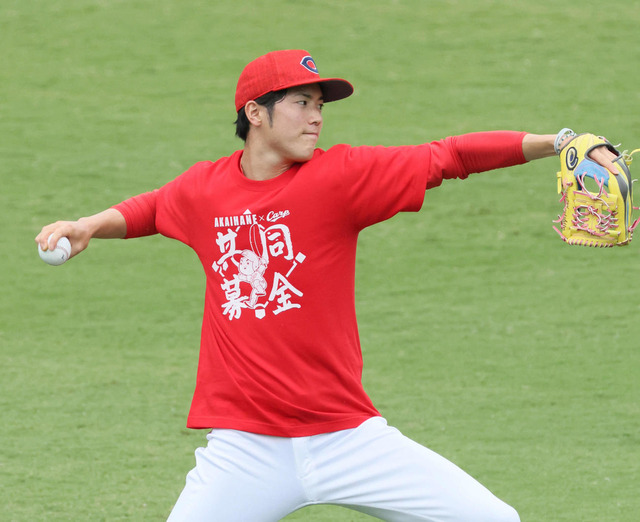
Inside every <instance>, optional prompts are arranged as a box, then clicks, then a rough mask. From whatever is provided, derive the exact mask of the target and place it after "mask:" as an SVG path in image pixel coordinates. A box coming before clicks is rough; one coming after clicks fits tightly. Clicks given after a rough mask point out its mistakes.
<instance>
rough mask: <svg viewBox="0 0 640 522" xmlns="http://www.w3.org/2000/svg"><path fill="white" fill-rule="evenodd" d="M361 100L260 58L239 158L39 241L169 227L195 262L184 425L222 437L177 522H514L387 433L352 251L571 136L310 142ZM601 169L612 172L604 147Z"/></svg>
mask: <svg viewBox="0 0 640 522" xmlns="http://www.w3.org/2000/svg"><path fill="white" fill-rule="evenodd" d="M352 92H353V87H352V85H351V84H350V83H349V82H347V81H346V80H343V79H339V78H324V77H321V76H320V75H319V72H318V69H317V67H316V64H315V62H314V60H313V59H312V58H311V56H310V55H309V53H308V52H306V51H303V50H286V51H275V52H271V53H268V54H266V55H264V56H261V57H259V58H257V59H256V60H254V61H252V62H251V63H249V64H248V65H247V66H246V67H245V69H244V70H243V71H242V73H241V75H240V78H239V80H238V84H237V89H236V93H235V107H236V111H237V114H238V119H237V121H236V134H237V135H238V136H239V137H240V138H241V139H242V140H243V141H244V147H243V148H242V149H241V150H238V151H236V152H234V153H232V154H231V155H230V156H228V157H224V158H220V159H218V160H217V161H203V162H200V163H196V164H195V165H194V166H192V167H191V168H189V169H188V170H187V171H186V172H185V173H183V174H182V175H180V176H178V177H177V178H176V179H175V180H173V181H171V182H170V183H168V184H167V185H165V186H163V187H161V188H159V189H157V190H153V191H151V192H148V193H144V194H141V195H139V196H135V197H133V198H131V199H128V200H126V201H124V202H122V203H120V204H118V205H116V206H114V207H113V208H110V209H107V210H105V211H104V212H101V213H99V214H96V215H93V216H90V217H86V218H81V219H79V220H77V221H73V222H69V221H60V222H57V223H53V224H51V225H47V226H45V227H44V228H43V229H42V231H41V232H40V234H39V235H38V236H37V238H36V241H37V242H38V243H39V245H40V246H41V248H43V249H47V248H54V247H55V245H56V242H57V240H58V239H59V238H60V237H63V236H66V237H68V238H69V239H70V241H71V245H72V256H74V255H77V254H78V253H80V252H82V251H83V250H84V249H85V248H86V247H87V246H88V244H89V241H90V240H91V239H92V238H125V237H126V238H135V237H141V236H146V235H150V234H157V233H159V234H162V235H164V236H167V237H170V238H174V239H177V240H179V241H181V242H183V243H185V244H186V245H188V246H190V247H191V248H192V249H194V250H195V252H196V253H197V254H198V257H199V259H200V261H201V262H202V266H203V267H204V270H205V273H206V297H205V310H204V317H203V323H202V336H201V347H200V358H199V364H198V374H197V382H196V388H195V392H194V396H193V402H192V405H191V409H190V412H189V416H188V422H187V425H188V427H190V428H208V429H210V430H211V431H210V432H209V434H208V436H207V439H208V444H207V445H206V447H203V448H199V449H198V450H197V451H196V455H195V456H196V463H195V467H194V469H193V470H192V471H191V472H190V473H189V474H188V475H187V479H186V485H185V487H184V490H183V491H182V493H181V495H180V497H179V499H178V501H177V502H176V504H175V506H174V508H173V511H172V512H171V515H170V517H169V520H170V521H172V522H181V521H189V522H195V521H225V522H228V521H238V522H260V521H265V522H266V521H276V520H279V519H281V518H283V517H285V516H286V515H288V514H289V513H292V512H293V511H296V510H297V509H300V508H302V507H304V506H308V505H312V504H323V503H324V504H335V505H341V506H345V507H348V508H352V509H355V510H358V511H361V512H363V513H367V514H369V515H372V516H375V517H378V518H380V519H383V520H390V521H418V520H429V521H442V522H444V521H447V522H452V521H467V522H469V521H474V522H484V521H486V522H489V521H491V522H501V521H504V522H513V521H518V520H519V517H518V514H517V512H516V511H515V509H513V508H512V507H510V506H509V505H507V504H506V503H504V502H503V501H501V500H499V499H498V498H496V497H495V496H494V495H493V494H492V493H490V492H489V491H488V490H487V489H486V488H485V487H483V486H482V485H481V484H479V483H478V482H477V481H476V480H474V479H473V478H471V477H470V476H469V475H468V474H466V473H465V472H464V471H462V470H461V469H459V468H458V467H456V466H455V465H454V464H452V463H451V462H449V461H448V460H446V459H445V458H443V457H441V456H440V455H438V454H436V453H434V452H433V451H431V450H429V449H427V448H426V447H424V446H421V445H420V444H417V443H416V442H414V441H412V440H410V439H408V438H407V437H405V436H403V435H402V434H401V433H400V432H399V431H398V430H397V429H395V428H393V427H390V426H388V425H387V422H386V421H385V419H384V418H382V417H381V416H380V413H379V412H378V411H377V410H376V408H375V407H374V405H373V404H372V403H371V400H370V399H369V397H368V396H367V394H366V393H365V391H364V390H363V387H362V383H361V376H362V367H363V362H362V354H361V349H360V343H359V338H358V329H357V325H356V314H355V307H354V279H355V277H354V271H355V255H356V243H357V239H358V234H359V232H360V231H361V230H363V229H364V228H365V227H368V226H370V225H373V224H375V223H378V222H380V221H384V220H386V219H389V218H390V217H392V216H393V215H395V214H396V213H398V212H407V211H414V212H415V211H418V210H419V209H420V207H421V206H422V203H423V200H424V191H425V190H426V189H430V188H433V187H436V186H438V185H440V184H441V183H442V181H443V180H444V179H449V178H466V177H467V176H468V175H469V174H470V173H473V172H482V171H487V170H492V169H496V168H500V167H508V166H513V165H517V164H521V163H524V162H526V161H529V160H533V159H537V158H543V157H546V156H552V155H553V154H554V153H555V152H556V149H558V150H559V149H560V148H561V147H562V145H563V143H564V141H565V140H566V139H567V135H566V132H565V133H564V134H562V133H561V134H559V135H558V136H556V135H534V134H528V133H524V132H514V131H494V132H480V133H472V134H465V135H461V136H455V137H449V138H446V139H444V140H441V141H436V142H433V143H428V144H424V145H420V146H407V147H392V148H386V147H351V146H348V145H337V146H334V147H331V148H329V149H328V150H326V151H325V150H321V149H319V148H316V143H317V141H318V137H319V135H320V132H321V130H322V123H323V117H322V107H323V104H324V103H327V102H332V101H336V100H340V99H343V98H346V97H348V96H349V95H351V94H352ZM592 157H593V159H594V160H595V161H597V162H599V163H600V164H601V165H603V166H605V167H607V168H613V166H612V164H611V160H612V159H613V157H614V155H613V154H612V153H610V152H609V151H607V149H606V148H604V147H603V148H597V149H595V150H594V151H593V153H592ZM51 234H52V237H51V238H50V239H49V240H47V238H48V237H49V235H51Z"/></svg>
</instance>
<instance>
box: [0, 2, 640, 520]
mask: <svg viewBox="0 0 640 522" xmlns="http://www.w3.org/2000/svg"><path fill="white" fill-rule="evenodd" d="M638 27H640V5H638V4H637V3H633V2H621V1H612V2H608V3H606V5H605V4H603V3H602V2H598V1H595V0H582V1H581V2H564V3H562V2H557V1H552V0H537V1H535V2H534V1H525V0H431V1H427V0H423V1H419V0H380V1H377V0H324V1H319V0H309V1H307V2H294V1H292V0H271V1H268V2H267V1H264V2H263V1H257V0H256V1H253V2H245V1H235V2H231V1H204V0H200V1H198V0H183V1H180V2H178V1H172V0H131V1H125V0H29V1H24V0H3V2H2V6H0V52H1V54H2V67H1V68H0V174H1V176H2V190H1V191H0V213H1V214H0V216H1V218H2V245H3V248H2V251H1V254H0V274H1V276H0V277H2V298H1V300H0V303H1V308H0V345H1V351H0V353H1V357H2V363H1V364H0V368H1V370H0V372H1V374H0V402H1V407H0V506H1V508H2V515H0V518H2V519H3V520H8V521H30V522H31V521H47V522H49V521H63V520H73V521H76V520H77V521H84V520H94V521H99V520H104V521H112V520H114V521H117V520H134V521H138V520H158V521H159V520H164V519H166V517H167V515H168V513H169V512H170V510H171V506H172V505H173V502H174V501H175V500H176V498H177V496H178V494H179V492H180V491H181V489H182V486H183V484H184V478H185V476H186V473H187V472H188V471H189V469H191V467H192V466H193V464H194V458H193V451H194V449H195V448H196V447H198V446H200V445H202V444H203V443H204V435H205V433H204V432H201V431H191V430H187V429H186V428H185V427H184V426H185V422H186V415H187V411H188V407H189V404H190V400H191V393H192V391H193V387H194V384H195V371H196V363H197V349H198V335H199V325H200V319H201V310H202V296H203V291H204V290H203V283H204V277H203V274H202V270H201V268H200V266H199V264H198V261H197V258H196V257H195V255H193V254H192V253H191V252H190V251H189V250H188V249H187V248H185V247H183V246H182V245H180V244H178V243H176V242H174V241H171V240H167V239H164V238H160V237H153V238H147V239H141V240H135V241H95V242H94V243H93V244H92V246H91V247H90V249H89V250H87V251H86V252H85V253H83V254H82V255H81V256H80V257H78V258H76V259H74V260H72V261H71V262H69V263H68V264H66V265H64V266H61V267H57V268H53V267H49V266H46V265H45V264H44V263H42V262H41V261H40V260H39V259H38V256H37V253H36V248H35V244H34V243H33V237H34V236H35V235H36V234H37V232H38V231H39V230H40V228H41V226H42V225H44V224H46V223H49V222H51V221H55V220H58V219H75V218H77V217H80V216H83V215H88V214H92V213H95V212H97V211H100V210H102V209H104V208H106V207H108V206H110V205H112V204H115V203H118V202H120V201H121V200H123V199H125V198H127V197H129V196H132V195H135V194H137V193H140V192H143V191H146V190H150V189H153V188H156V187H158V186H160V185H162V184H163V183H165V182H167V181H169V180H170V179H172V178H173V177H175V176H176V175H178V174H179V173H181V172H182V171H184V170H186V168H188V167H189V166H190V165H191V164H193V163H195V162H196V161H200V160H204V159H216V158H218V157H220V156H222V155H226V154H228V153H230V152H231V151H232V150H235V149H236V148H238V147H240V145H241V142H239V140H237V139H236V138H234V136H233V132H234V129H233V125H232V122H233V121H234V119H235V114H234V107H233V93H234V89H235V84H236V81H237V76H238V74H239V72H240V70H241V69H242V67H243V65H244V64H245V63H246V62H248V61H249V60H251V59H252V58H254V57H256V56H258V55H260V54H263V53H264V52H266V51H269V50H273V49H279V48H291V47H295V48H305V49H307V50H309V51H311V53H312V54H313V56H314V58H315V59H316V61H317V63H318V66H319V68H320V71H321V73H322V74H323V75H337V76H343V77H346V78H348V79H350V80H351V81H352V82H353V83H354V84H355V86H356V94H355V95H354V96H353V97H352V98H350V99H349V100H346V101H344V102H340V103H336V104H329V105H328V106H327V107H326V110H325V126H324V131H323V132H324V134H323V137H322V139H321V143H320V145H321V146H322V147H323V148H327V147H329V146H331V145H333V144H335V143H340V142H347V143H352V144H355V145H357V144H384V145H397V144H412V143H419V142H423V141H430V140H433V139H438V138H441V137H444V136H447V135H450V134H458V133H463V132H469V131H476V130H490V129H503V128H504V129H517V130H527V131H531V132H539V133H555V132H557V130H559V129H560V128H562V127H565V126H569V127H572V128H574V129H576V130H579V131H591V132H596V133H601V134H604V135H606V136H607V137H609V139H611V141H613V142H614V143H617V142H622V147H623V148H629V149H631V148H637V147H640V125H639V123H638V107H639V106H640V91H639V90H638V83H639V81H638V80H639V79H640V70H638V67H637V66H638V62H639V59H640V51H639V49H640V45H639V44H640V41H639V40H640V37H639V36H638V34H639V33H638ZM638 161H640V160H638ZM557 168H558V163H557V160H555V159H547V160H542V161H539V162H535V163H533V164H528V165H524V166H520V167H516V168H512V169H505V170H502V171H498V172H495V173H490V174H480V175H476V176H474V177H472V178H470V179H469V180H467V181H464V182H461V181H452V182H448V183H446V184H445V185H443V186H442V187H440V188H438V189H435V190H432V191H429V192H428V193H427V195H426V200H425V205H424V208H423V210H422V211H421V212H420V213H419V214H417V215H402V216H398V217H396V218H394V219H393V220H391V221H389V222H386V223H384V224H381V225H378V226H376V227H373V228H371V229H369V230H367V231H366V232H365V233H363V234H362V237H361V244H360V251H359V257H358V274H357V277H358V280H357V307H358V314H359V318H360V329H361V337H362V342H363V350H364V357H365V373H364V381H365V386H366V388H367V390H368V391H369V393H370V395H371V396H372V398H373V400H374V403H376V404H377V406H378V407H379V409H380V410H381V412H382V413H383V415H385V416H386V417H387V419H388V420H389V422H390V423H391V424H393V425H395V426H397V427H398V428H400V429H401V430H402V431H403V432H404V433H406V434H407V435H409V436H411V437H413V438H414V439H416V440H417V441H419V442H421V443H423V444H425V445H427V446H429V447H431V448H432V449H434V450H436V451H438V452H440V453H442V454H443V455H445V456H446V457H448V458H450V459H451V460H453V461H454V462H456V463H457V464H459V465H460V466H461V467H463V468H464V469H465V470H467V471H468V472H470V473H471V474H472V475H474V476H475V477H476V478H478V479H479V480H480V481H481V482H483V483H484V484H486V485H487V486H488V487H489V488H490V489H491V490H492V491H494V492H495V493H496V494H497V495H498V496H500V497H501V498H503V499H504V500H506V501H507V502H509V503H510V504H512V505H513V506H514V507H516V508H517V509H518V511H519V512H520V514H521V517H522V520H523V522H537V521H549V522H562V521H567V522H568V521H571V522H576V521H598V522H614V521H615V522H635V521H636V520H637V519H638V513H639V512H640V495H639V494H638V484H639V483H640V406H639V404H640V389H639V382H640V350H638V344H639V339H640V321H638V315H639V313H640V294H639V291H638V290H639V286H640V271H639V269H640V261H639V259H640V253H639V252H640V250H639V249H640V244H638V243H632V244H631V245H630V246H628V247H626V248H618V249H612V250H593V249H586V248H580V247H569V246H566V245H564V244H563V243H562V242H561V241H560V239H559V238H558V237H557V236H556V234H555V232H553V230H552V228H551V222H552V220H553V219H554V218H555V217H556V215H557V214H558V212H559V211H560V207H559V204H558V203H557V195H556V179H555V173H556V170H557ZM632 171H633V166H632ZM637 172H638V173H640V170H637ZM636 176H637V177H640V175H638V174H636ZM636 241H640V240H638V239H636ZM367 519H368V518H367V517H364V516H363V515H360V514H358V513H355V512H351V511H347V510H344V509H340V508H336V507H330V506H323V507H314V508H308V509H305V510H302V511H299V512H297V513H295V514H293V515H291V516H289V517H288V518H287V520H292V521H293V520H311V521H352V520H367Z"/></svg>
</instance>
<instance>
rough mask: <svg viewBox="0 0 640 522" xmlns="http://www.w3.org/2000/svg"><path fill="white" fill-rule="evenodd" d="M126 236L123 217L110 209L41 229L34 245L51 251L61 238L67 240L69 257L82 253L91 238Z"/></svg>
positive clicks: (125, 224)
mask: <svg viewBox="0 0 640 522" xmlns="http://www.w3.org/2000/svg"><path fill="white" fill-rule="evenodd" d="M126 234H127V223H126V221H125V219H124V217H123V215H122V214H121V213H120V212H118V211H117V210H116V209H113V208H110V209H107V210H105V211H103V212H100V213H98V214H94V215H93V216H89V217H83V218H80V219H78V220H77V221H56V222H55V223H51V224H50V225H46V226H44V227H42V230H41V231H40V233H39V234H38V235H37V236H36V243H38V244H39V245H40V248H42V250H48V249H53V248H55V247H56V245H57V244H58V240H59V239H60V238H61V237H67V238H69V242H70V243H71V257H73V256H75V255H77V254H79V253H80V252H82V251H83V250H84V249H85V248H87V246H89V241H91V239H93V238H100V239H118V238H123V237H125V235H126Z"/></svg>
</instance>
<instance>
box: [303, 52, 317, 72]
mask: <svg viewBox="0 0 640 522" xmlns="http://www.w3.org/2000/svg"><path fill="white" fill-rule="evenodd" d="M300 65H302V67H304V68H305V69H306V70H307V71H309V72H312V73H313V74H319V73H318V68H317V67H316V62H314V61H313V58H311V56H305V57H304V58H303V59H302V61H301V62H300Z"/></svg>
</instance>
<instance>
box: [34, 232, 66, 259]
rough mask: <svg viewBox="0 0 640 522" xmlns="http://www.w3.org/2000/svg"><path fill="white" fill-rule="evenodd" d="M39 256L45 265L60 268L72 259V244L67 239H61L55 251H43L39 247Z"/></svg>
mask: <svg viewBox="0 0 640 522" xmlns="http://www.w3.org/2000/svg"><path fill="white" fill-rule="evenodd" d="M49 239H51V236H49ZM38 254H39V255H40V259H42V260H43V261H44V262H45V263H48V264H49V265H54V266H58V265H61V264H62V263H64V262H65V261H67V260H68V259H69V257H71V243H70V242H69V240H68V239H67V238H66V237H61V238H60V239H59V240H58V244H57V245H56V247H55V248H54V249H53V250H42V248H40V245H38Z"/></svg>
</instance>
